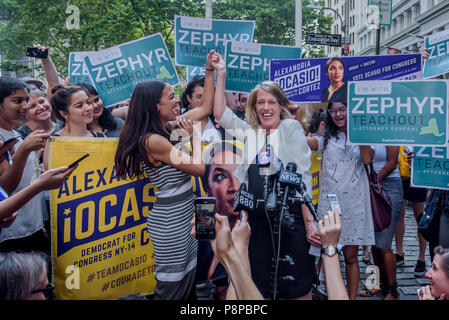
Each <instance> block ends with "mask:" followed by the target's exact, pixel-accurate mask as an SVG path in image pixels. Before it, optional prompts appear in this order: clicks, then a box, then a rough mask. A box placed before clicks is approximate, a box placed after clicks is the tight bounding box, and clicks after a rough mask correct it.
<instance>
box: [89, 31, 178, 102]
mask: <svg viewBox="0 0 449 320" xmlns="http://www.w3.org/2000/svg"><path fill="white" fill-rule="evenodd" d="M84 62H85V64H86V67H87V70H88V72H89V77H90V79H91V81H92V83H93V84H94V86H95V88H96V89H97V91H98V93H99V94H100V97H101V99H102V100H103V102H104V105H105V107H109V106H113V105H115V104H119V103H121V102H124V101H126V100H128V99H129V98H130V97H131V95H132V92H133V90H134V87H135V86H136V85H137V84H138V83H139V82H142V81H144V80H148V79H158V80H162V81H165V82H167V83H168V84H170V85H177V84H178V83H179V78H178V73H177V72H176V68H175V66H174V64H173V61H172V59H171V57H170V53H169V52H168V49H167V46H166V45H165V42H164V40H163V38H162V35H161V34H160V33H157V34H154V35H151V36H148V37H145V38H142V39H138V40H135V41H131V42H127V43H124V44H120V45H118V46H114V47H111V48H108V49H104V50H101V51H98V52H94V53H91V54H88V55H87V56H86V57H85V58H84Z"/></svg>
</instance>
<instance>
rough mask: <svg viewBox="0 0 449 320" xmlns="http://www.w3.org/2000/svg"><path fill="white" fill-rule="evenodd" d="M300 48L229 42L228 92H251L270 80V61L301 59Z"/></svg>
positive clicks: (227, 60) (226, 55) (226, 56)
mask: <svg viewBox="0 0 449 320" xmlns="http://www.w3.org/2000/svg"><path fill="white" fill-rule="evenodd" d="M301 52H302V49H301V48H299V47H288V46H278V45H270V44H261V43H246V42H241V41H229V42H228V43H227V44H226V54H225V59H226V66H227V73H226V90H229V91H234V92H251V90H253V88H254V87H255V86H256V85H257V84H259V83H261V82H264V81H268V80H270V61H271V60H274V59H299V58H300V57H301Z"/></svg>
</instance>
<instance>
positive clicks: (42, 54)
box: [26, 47, 48, 59]
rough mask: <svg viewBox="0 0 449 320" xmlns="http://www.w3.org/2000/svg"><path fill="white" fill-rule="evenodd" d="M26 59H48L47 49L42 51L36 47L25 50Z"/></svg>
mask: <svg viewBox="0 0 449 320" xmlns="http://www.w3.org/2000/svg"><path fill="white" fill-rule="evenodd" d="M26 55H27V57H32V58H40V59H46V58H47V57H48V49H46V50H44V51H42V50H40V49H39V48H36V47H28V48H27V53H26Z"/></svg>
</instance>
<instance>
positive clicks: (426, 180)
mask: <svg viewBox="0 0 449 320" xmlns="http://www.w3.org/2000/svg"><path fill="white" fill-rule="evenodd" d="M411 171H412V175H411V185H412V186H413V187H426V188H431V189H445V190H449V145H448V146H446V147H415V148H414V158H413V163H412V170H411Z"/></svg>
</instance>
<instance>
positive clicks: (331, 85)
mask: <svg viewBox="0 0 449 320" xmlns="http://www.w3.org/2000/svg"><path fill="white" fill-rule="evenodd" d="M421 77H422V74H421V55H420V54H403V55H385V56H361V57H339V58H337V57H334V58H315V59H295V60H273V61H271V64H270V80H272V81H275V82H277V83H279V85H280V86H281V88H282V89H283V90H284V92H285V94H286V95H287V98H288V99H289V100H291V101H294V102H304V103H317V102H346V100H347V82H348V81H362V80H391V79H401V80H414V79H421Z"/></svg>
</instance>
